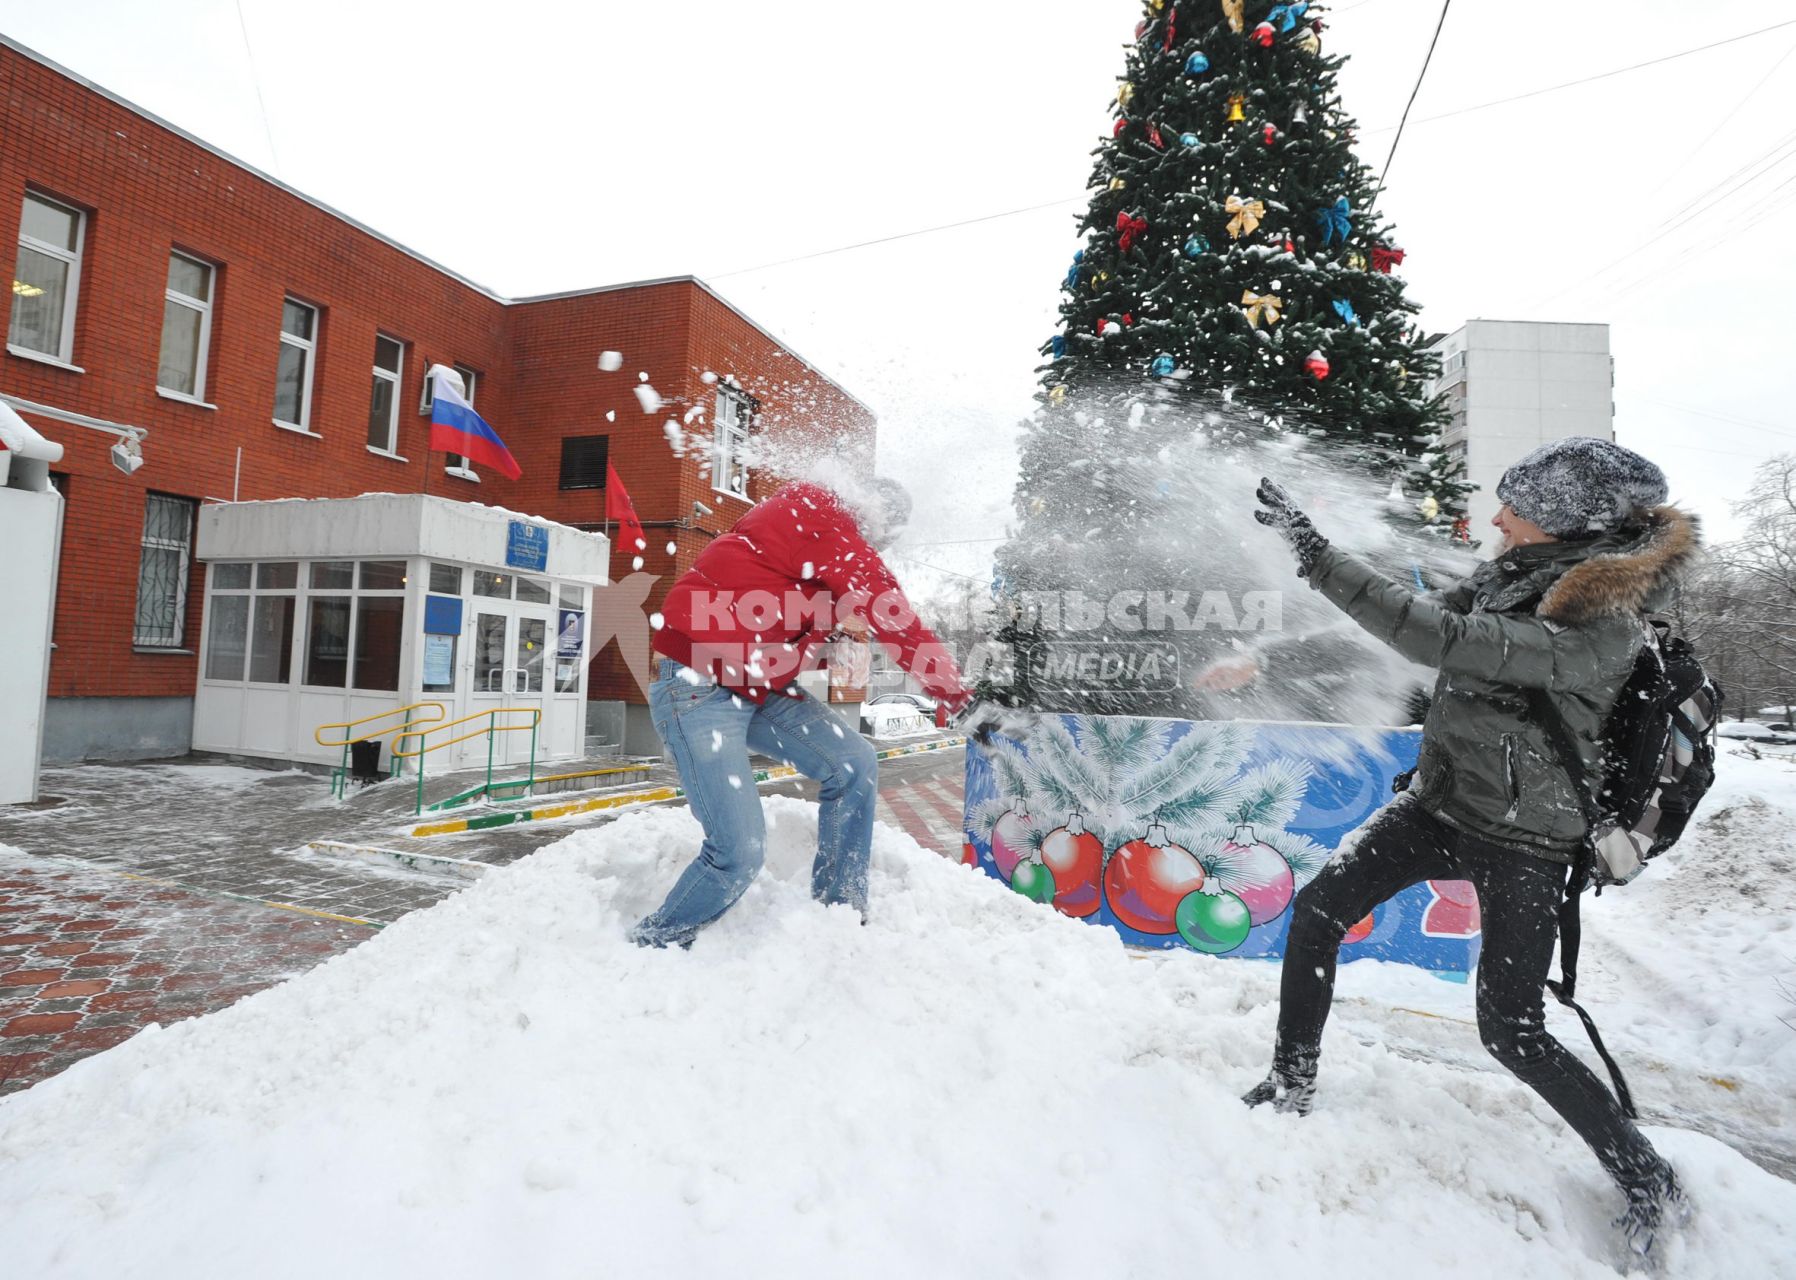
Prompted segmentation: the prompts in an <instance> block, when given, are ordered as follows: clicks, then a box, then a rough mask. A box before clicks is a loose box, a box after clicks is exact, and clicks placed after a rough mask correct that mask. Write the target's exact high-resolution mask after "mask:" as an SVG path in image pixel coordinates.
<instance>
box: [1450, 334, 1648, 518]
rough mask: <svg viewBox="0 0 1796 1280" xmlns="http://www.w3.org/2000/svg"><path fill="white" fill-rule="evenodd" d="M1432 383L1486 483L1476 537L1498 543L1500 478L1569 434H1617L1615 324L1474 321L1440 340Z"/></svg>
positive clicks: (1479, 482)
mask: <svg viewBox="0 0 1796 1280" xmlns="http://www.w3.org/2000/svg"><path fill="white" fill-rule="evenodd" d="M1435 350H1436V351H1438V352H1439V353H1440V357H1441V376H1440V380H1439V381H1438V382H1436V383H1435V384H1434V385H1433V387H1432V388H1431V390H1432V391H1434V392H1436V393H1444V394H1445V395H1446V396H1447V403H1448V410H1449V412H1450V413H1451V414H1452V422H1451V423H1450V424H1449V426H1448V428H1447V431H1446V435H1445V442H1446V445H1447V447H1448V448H1449V449H1451V450H1453V451H1454V452H1455V453H1457V454H1458V455H1459V457H1460V459H1461V460H1462V461H1463V462H1464V463H1465V470H1466V478H1467V480H1468V481H1469V482H1470V483H1472V484H1474V485H1476V486H1477V487H1478V489H1477V492H1475V493H1473V494H1472V495H1471V496H1470V498H1469V500H1468V506H1469V507H1470V512H1471V525H1472V530H1471V532H1472V537H1473V538H1474V539H1476V540H1478V541H1480V542H1482V543H1483V544H1484V545H1485V546H1486V547H1493V546H1494V545H1495V542H1494V531H1493V530H1492V529H1491V527H1490V520H1491V517H1492V516H1494V515H1495V514H1496V513H1497V508H1498V507H1499V506H1500V505H1501V504H1500V503H1499V502H1498V501H1497V496H1496V492H1497V481H1499V480H1500V479H1502V477H1503V472H1504V471H1506V470H1507V469H1508V468H1509V467H1510V465H1511V464H1513V463H1514V462H1516V461H1517V460H1519V459H1520V458H1522V457H1523V456H1524V455H1526V454H1528V453H1530V452H1532V451H1533V450H1534V449H1536V448H1538V447H1540V446H1541V445H1543V444H1545V443H1547V442H1548V441H1549V440H1561V439H1564V438H1565V437H1566V436H1596V437H1598V438H1600V439H1604V440H1613V439H1614V438H1615V361H1614V359H1613V358H1611V356H1610V355H1609V326H1608V325H1606V324H1545V323H1536V322H1534V321H1528V320H1473V321H1471V322H1469V323H1468V324H1467V325H1466V326H1465V327H1464V328H1463V329H1460V330H1459V331H1458V332H1456V333H1452V334H1449V335H1448V336H1447V337H1445V338H1442V339H1441V340H1440V341H1439V342H1438V343H1436V344H1435Z"/></svg>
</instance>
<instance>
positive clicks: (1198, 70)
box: [1185, 53, 1210, 76]
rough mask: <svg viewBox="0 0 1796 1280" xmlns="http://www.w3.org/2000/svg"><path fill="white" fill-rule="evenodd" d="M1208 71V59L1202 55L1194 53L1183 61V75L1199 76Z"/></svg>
mask: <svg viewBox="0 0 1796 1280" xmlns="http://www.w3.org/2000/svg"><path fill="white" fill-rule="evenodd" d="M1209 69H1210V59H1209V58H1208V57H1207V56H1205V55H1204V54H1202V53H1194V54H1192V55H1191V56H1190V57H1189V58H1186V59H1185V74H1186V75H1188V76H1201V75H1203V74H1204V73H1205V72H1206V71H1208V70H1209Z"/></svg>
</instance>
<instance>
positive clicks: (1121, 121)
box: [1110, 116, 1129, 138]
mask: <svg viewBox="0 0 1796 1280" xmlns="http://www.w3.org/2000/svg"><path fill="white" fill-rule="evenodd" d="M1128 127H1129V117H1127V116H1118V117H1116V123H1115V124H1113V125H1111V126H1110V136H1111V137H1112V138H1120V137H1122V136H1123V130H1124V129H1127V128H1128Z"/></svg>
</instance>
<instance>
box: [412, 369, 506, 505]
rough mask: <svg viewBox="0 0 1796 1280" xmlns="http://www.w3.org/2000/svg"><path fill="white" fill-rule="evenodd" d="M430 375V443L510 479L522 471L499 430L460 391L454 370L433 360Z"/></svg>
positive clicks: (439, 450)
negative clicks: (501, 437) (476, 410)
mask: <svg viewBox="0 0 1796 1280" xmlns="http://www.w3.org/2000/svg"><path fill="white" fill-rule="evenodd" d="M430 377H431V379H432V386H431V389H430V447H431V448H432V449H434V450H437V451H438V452H441V453H459V454H461V455H462V456H463V457H465V458H466V459H467V460H468V461H469V462H478V463H479V464H480V465H482V466H485V467H491V468H492V469H493V470H494V471H497V472H498V473H499V474H500V475H502V476H505V477H507V478H508V479H511V480H516V479H517V478H518V477H519V476H521V475H523V474H524V473H523V471H522V470H520V469H519V467H518V460H517V459H516V458H514V457H512V456H511V450H510V449H507V448H506V447H505V441H503V440H501V439H499V433H498V432H497V431H494V430H493V428H492V426H491V425H490V424H489V423H488V422H487V420H486V419H485V418H483V417H481V416H480V415H479V414H477V413H475V412H474V406H473V405H471V404H469V403H468V401H467V397H466V396H464V395H463V394H462V391H461V388H460V387H459V386H458V385H457V384H459V383H460V382H461V378H460V377H459V376H457V374H456V373H455V371H454V370H453V369H450V368H447V367H445V366H443V365H440V364H433V365H431V366H430Z"/></svg>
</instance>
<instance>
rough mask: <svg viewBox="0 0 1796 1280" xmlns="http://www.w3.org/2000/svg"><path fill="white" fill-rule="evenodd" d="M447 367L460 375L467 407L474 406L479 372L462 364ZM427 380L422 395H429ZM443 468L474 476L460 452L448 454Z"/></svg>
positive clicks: (429, 386) (472, 469)
mask: <svg viewBox="0 0 1796 1280" xmlns="http://www.w3.org/2000/svg"><path fill="white" fill-rule="evenodd" d="M449 368H453V370H454V372H456V373H460V375H462V391H463V393H465V397H467V408H471V409H472V408H474V386H476V384H478V382H480V373H476V372H474V370H471V368H465V366H462V364H451V366H449ZM429 382H431V381H429V379H424V395H431V384H429ZM426 408H427V406H426ZM444 470H449V472H454V474H456V476H469V478H472V476H474V467H472V463H469V460H467V458H463V456H462V454H449V461H447V463H444Z"/></svg>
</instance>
